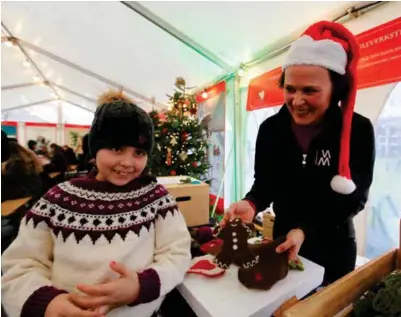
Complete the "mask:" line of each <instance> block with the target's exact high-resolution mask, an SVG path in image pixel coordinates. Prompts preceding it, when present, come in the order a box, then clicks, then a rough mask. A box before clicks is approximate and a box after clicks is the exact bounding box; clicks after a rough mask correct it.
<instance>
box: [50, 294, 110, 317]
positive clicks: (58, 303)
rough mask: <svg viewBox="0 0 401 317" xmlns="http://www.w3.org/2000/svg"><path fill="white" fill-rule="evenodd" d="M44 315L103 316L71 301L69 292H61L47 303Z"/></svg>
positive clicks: (60, 316)
mask: <svg viewBox="0 0 401 317" xmlns="http://www.w3.org/2000/svg"><path fill="white" fill-rule="evenodd" d="M44 317H103V314H102V313H101V312H92V311H87V310H85V309H81V308H80V307H78V306H76V305H75V304H74V303H73V302H72V301H71V299H70V295H69V294H61V295H58V296H56V297H55V298H53V300H52V301H51V302H50V303H49V305H48V306H47V308H46V312H45V316H44Z"/></svg>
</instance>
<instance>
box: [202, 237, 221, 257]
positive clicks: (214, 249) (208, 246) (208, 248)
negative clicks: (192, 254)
mask: <svg viewBox="0 0 401 317" xmlns="http://www.w3.org/2000/svg"><path fill="white" fill-rule="evenodd" d="M222 246H223V240H221V239H214V240H211V241H209V242H207V243H204V244H202V245H201V246H200V249H201V251H202V252H203V253H205V254H211V255H214V256H216V255H217V254H219V253H220V251H221V248H222Z"/></svg>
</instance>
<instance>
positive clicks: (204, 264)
mask: <svg viewBox="0 0 401 317" xmlns="http://www.w3.org/2000/svg"><path fill="white" fill-rule="evenodd" d="M193 262H194V264H193V265H192V266H191V267H190V268H189V270H188V271H187V273H189V274H200V275H204V276H206V277H219V276H222V275H224V273H225V270H224V269H221V268H219V267H218V266H217V265H216V264H214V263H212V261H210V259H209V258H208V257H207V256H205V257H198V258H195V259H194V260H193Z"/></svg>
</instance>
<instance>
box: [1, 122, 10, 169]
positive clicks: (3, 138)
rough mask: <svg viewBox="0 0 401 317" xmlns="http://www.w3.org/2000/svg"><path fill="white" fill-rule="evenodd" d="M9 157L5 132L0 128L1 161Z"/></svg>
mask: <svg viewBox="0 0 401 317" xmlns="http://www.w3.org/2000/svg"><path fill="white" fill-rule="evenodd" d="M9 158H10V150H9V149H8V138H7V134H6V133H5V132H4V131H3V130H1V162H2V163H3V162H5V161H7V160H8V159H9Z"/></svg>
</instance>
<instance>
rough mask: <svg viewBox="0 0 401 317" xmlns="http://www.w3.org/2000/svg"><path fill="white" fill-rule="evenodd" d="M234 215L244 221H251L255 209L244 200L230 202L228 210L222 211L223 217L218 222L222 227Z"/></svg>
mask: <svg viewBox="0 0 401 317" xmlns="http://www.w3.org/2000/svg"><path fill="white" fill-rule="evenodd" d="M235 217H238V218H241V220H242V221H243V222H245V223H251V222H253V218H254V217H255V210H254V209H253V207H252V206H251V204H250V203H249V202H247V201H246V200H240V201H237V202H235V203H232V204H231V205H230V207H228V210H227V211H226V212H225V213H224V218H223V220H222V221H221V222H220V225H221V226H223V227H224V226H225V224H226V223H227V222H228V221H229V220H230V219H232V218H235Z"/></svg>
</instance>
